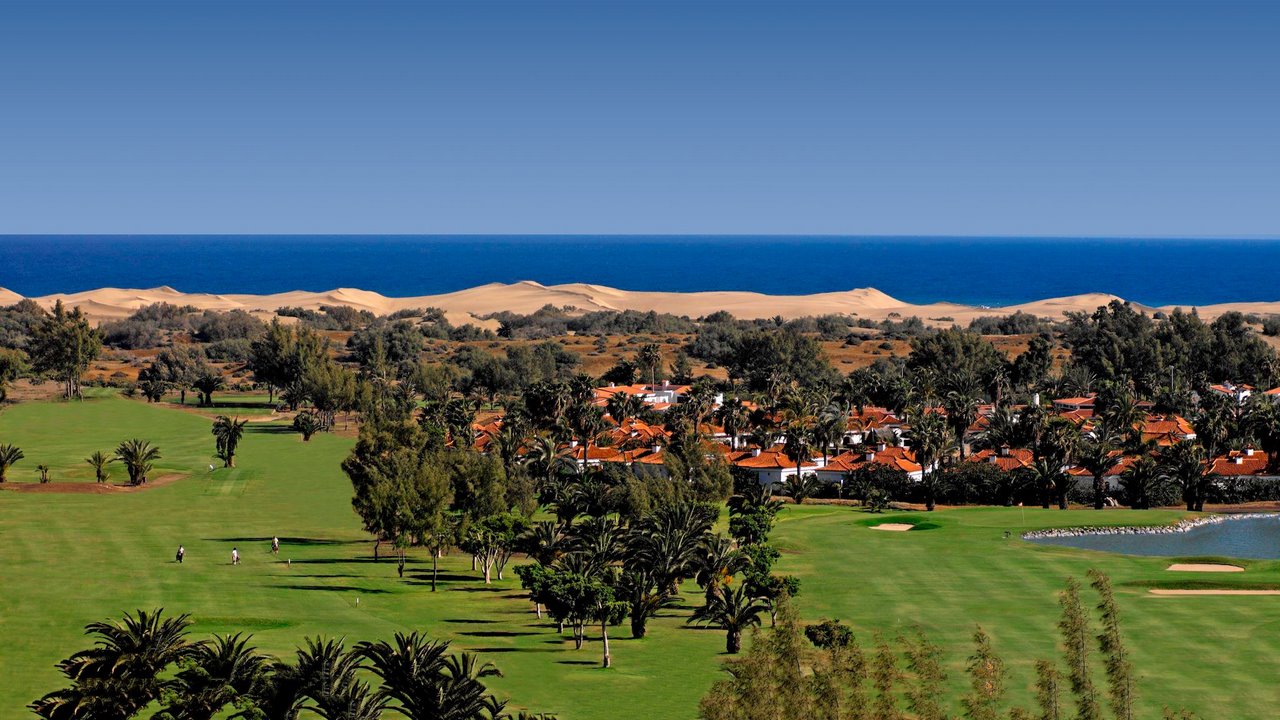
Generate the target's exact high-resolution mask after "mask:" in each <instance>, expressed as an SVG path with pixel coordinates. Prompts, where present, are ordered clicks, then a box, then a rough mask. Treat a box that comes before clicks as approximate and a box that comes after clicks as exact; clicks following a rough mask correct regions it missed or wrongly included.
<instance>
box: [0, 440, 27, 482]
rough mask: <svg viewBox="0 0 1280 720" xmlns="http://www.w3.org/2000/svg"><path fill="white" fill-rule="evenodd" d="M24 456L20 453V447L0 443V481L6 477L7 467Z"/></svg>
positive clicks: (7, 474)
mask: <svg viewBox="0 0 1280 720" xmlns="http://www.w3.org/2000/svg"><path fill="white" fill-rule="evenodd" d="M24 457H26V455H23V454H22V449H21V448H19V447H18V446H16V445H0V483H2V482H4V481H5V480H7V479H8V476H9V468H11V467H13V464H14V463H16V462H18V461H19V460H21V459H22V458H24Z"/></svg>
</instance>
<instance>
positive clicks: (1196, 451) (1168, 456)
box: [1161, 440, 1211, 512]
mask: <svg viewBox="0 0 1280 720" xmlns="http://www.w3.org/2000/svg"><path fill="white" fill-rule="evenodd" d="M1210 461H1211V458H1209V456H1208V454H1207V453H1206V452H1205V449H1204V447H1202V446H1201V445H1200V443H1199V442H1196V441H1192V440H1187V441H1183V442H1180V443H1178V444H1176V445H1173V446H1171V447H1169V448H1168V449H1167V450H1166V451H1165V453H1164V456H1163V457H1162V458H1161V464H1162V465H1163V466H1164V474H1165V477H1166V478H1167V479H1169V480H1171V481H1173V482H1175V483H1177V484H1178V485H1179V487H1181V488H1182V499H1183V501H1184V502H1186V504H1187V510H1190V511H1193V512H1200V511H1202V510H1204V501H1205V493H1206V490H1207V489H1208V488H1207V485H1208V472H1209V462H1210Z"/></svg>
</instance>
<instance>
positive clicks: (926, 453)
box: [908, 408, 952, 512]
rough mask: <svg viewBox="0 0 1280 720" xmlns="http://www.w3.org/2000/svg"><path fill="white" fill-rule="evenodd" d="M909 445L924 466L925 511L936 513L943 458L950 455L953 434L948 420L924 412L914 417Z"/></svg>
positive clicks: (935, 414) (921, 410) (921, 471)
mask: <svg viewBox="0 0 1280 720" xmlns="http://www.w3.org/2000/svg"><path fill="white" fill-rule="evenodd" d="M908 444H909V445H910V446H911V449H912V450H913V451H914V452H915V454H916V462H917V463H919V464H920V484H921V486H923V487H924V492H925V501H924V502H925V509H927V510H929V511H930V512H932V511H933V509H934V507H936V505H937V494H938V493H937V489H938V483H939V474H940V473H939V471H940V470H941V467H939V465H940V464H941V462H942V460H943V458H944V457H945V456H946V454H947V453H948V452H949V451H950V449H951V447H952V445H951V433H950V429H949V428H948V427H947V421H946V418H944V417H943V416H942V415H939V414H938V413H935V412H927V411H926V410H925V409H924V408H920V409H918V410H916V411H915V412H913V413H912V414H911V437H910V439H909V440H908Z"/></svg>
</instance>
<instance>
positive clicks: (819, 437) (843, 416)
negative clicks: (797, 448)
mask: <svg viewBox="0 0 1280 720" xmlns="http://www.w3.org/2000/svg"><path fill="white" fill-rule="evenodd" d="M848 423H849V413H848V412H846V411H845V409H844V408H843V407H841V406H839V405H836V404H834V403H833V404H830V405H827V406H826V407H825V408H823V409H822V412H820V413H818V420H817V422H815V423H814V424H813V430H812V435H813V441H814V442H815V443H817V444H818V449H819V450H821V451H822V464H823V465H826V464H827V453H828V451H830V450H831V448H832V446H838V445H839V444H840V440H841V439H842V438H844V431H845V429H846V427H847V426H848Z"/></svg>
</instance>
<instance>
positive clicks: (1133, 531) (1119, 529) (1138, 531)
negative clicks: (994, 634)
mask: <svg viewBox="0 0 1280 720" xmlns="http://www.w3.org/2000/svg"><path fill="white" fill-rule="evenodd" d="M1274 517H1280V513H1274V512H1270V513H1230V514H1224V515H1206V516H1204V517H1196V518H1183V519H1181V520H1179V521H1178V522H1176V523H1173V524H1172V525H1117V526H1111V527H1108V526H1103V525H1089V526H1082V527H1068V528H1047V529H1045V530H1031V531H1029V532H1025V533H1022V539H1023V540H1044V539H1048V538H1065V537H1083V536H1086V535H1168V534H1171V533H1184V532H1190V531H1191V530H1194V529H1196V528H1198V527H1204V526H1205V525H1217V524H1219V523H1224V522H1228V521H1231V520H1245V519H1252V518H1274Z"/></svg>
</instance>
